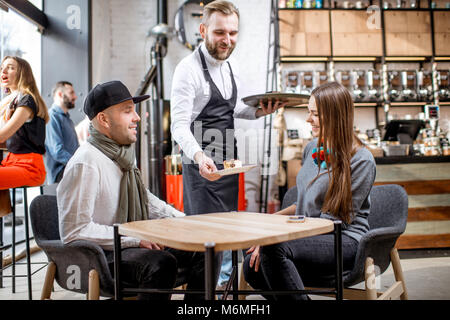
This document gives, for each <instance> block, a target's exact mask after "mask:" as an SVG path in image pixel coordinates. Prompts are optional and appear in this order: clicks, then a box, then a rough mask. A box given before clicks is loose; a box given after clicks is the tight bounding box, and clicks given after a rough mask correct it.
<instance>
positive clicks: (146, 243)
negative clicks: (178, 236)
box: [139, 240, 164, 250]
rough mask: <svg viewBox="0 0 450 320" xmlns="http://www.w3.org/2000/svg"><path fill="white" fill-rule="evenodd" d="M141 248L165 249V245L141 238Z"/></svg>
mask: <svg viewBox="0 0 450 320" xmlns="http://www.w3.org/2000/svg"><path fill="white" fill-rule="evenodd" d="M139 248H147V249H150V250H164V246H163V245H161V244H157V243H154V242H150V241H146V240H141V242H139Z"/></svg>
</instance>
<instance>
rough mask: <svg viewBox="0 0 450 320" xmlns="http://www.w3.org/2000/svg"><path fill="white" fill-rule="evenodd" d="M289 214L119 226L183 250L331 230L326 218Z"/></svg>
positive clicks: (189, 218) (131, 233)
mask: <svg viewBox="0 0 450 320" xmlns="http://www.w3.org/2000/svg"><path fill="white" fill-rule="evenodd" d="M288 218H289V217H288V216H282V215H273V214H260V213H251V212H223V213H210V214H199V215H193V216H185V217H177V218H166V219H156V220H145V221H135V222H129V223H125V224H121V225H120V226H119V233H120V234H121V235H123V236H130V237H135V238H138V239H143V240H148V241H152V242H156V243H159V244H162V245H164V246H167V247H172V248H175V249H179V250H186V251H205V244H206V243H214V245H215V250H216V251H222V250H239V249H245V248H249V247H251V246H253V245H269V244H274V243H279V242H284V241H289V240H294V239H299V238H305V237H311V236H314V235H319V234H324V233H329V232H332V231H333V230H334V223H333V221H331V220H328V219H320V218H306V219H305V222H302V223H301V222H295V223H290V222H288Z"/></svg>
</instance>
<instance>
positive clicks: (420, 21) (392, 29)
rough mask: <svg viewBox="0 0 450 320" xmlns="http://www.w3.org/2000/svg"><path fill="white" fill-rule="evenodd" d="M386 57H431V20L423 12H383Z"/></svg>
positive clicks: (426, 13)
mask: <svg viewBox="0 0 450 320" xmlns="http://www.w3.org/2000/svg"><path fill="white" fill-rule="evenodd" d="M384 14H385V16H384V18H385V29H386V54H387V55H388V56H431V55H432V47H431V19H430V14H429V12H425V11H412V12H408V11H400V12H395V11H385V12H384Z"/></svg>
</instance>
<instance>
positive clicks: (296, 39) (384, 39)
mask: <svg viewBox="0 0 450 320" xmlns="http://www.w3.org/2000/svg"><path fill="white" fill-rule="evenodd" d="M309 2H310V1H308V2H307V3H308V6H310V5H309ZM281 3H284V1H280V2H279V4H281ZM301 3H303V2H302V1H300V2H297V1H294V2H292V1H290V2H289V1H288V2H286V3H284V4H285V5H286V4H288V6H289V7H290V8H277V15H276V16H277V19H278V25H279V27H278V31H279V40H278V41H279V42H278V48H279V54H278V55H277V57H278V58H276V59H277V60H278V61H277V63H278V73H279V75H280V79H281V81H280V82H279V85H278V87H279V88H278V90H279V91H281V92H297V93H300V92H301V93H307V92H311V91H312V89H314V87H316V86H318V85H321V84H323V83H325V82H328V81H337V82H340V83H341V84H343V85H344V86H345V87H347V89H349V91H350V92H351V94H352V96H353V98H354V101H355V107H373V108H374V109H375V118H376V123H377V124H378V123H383V122H384V123H386V121H387V119H388V113H389V110H390V107H392V108H395V107H424V106H425V105H427V104H431V105H440V106H447V105H448V104H447V103H446V102H443V103H440V101H441V100H444V101H448V100H449V99H450V67H449V66H448V65H447V64H446V63H447V62H450V41H448V40H450V10H449V9H444V7H445V6H446V5H447V4H446V3H445V2H443V1H433V2H432V1H431V0H422V1H406V2H405V1H389V0H378V1H376V0H374V1H353V2H352V1H345V2H344V1H339V0H338V1H331V0H328V1H321V2H320V7H321V8H305V7H304V6H303V7H302V8H292V7H293V6H295V5H298V6H302V4H301ZM372 5H376V6H378V12H380V13H381V19H378V22H377V23H378V25H376V26H375V25H374V26H370V25H369V23H368V22H369V19H368V13H369V12H368V11H367V10H365V9H366V8H367V7H369V6H372ZM343 6H346V7H347V8H343ZM396 6H397V8H396ZM400 6H403V7H402V8H400ZM404 6H411V8H405V7H404ZM433 6H436V8H433ZM372 22H375V21H372ZM369 63H370V64H369ZM367 101H370V102H371V103H367ZM372 101H373V102H374V103H372ZM375 101H376V102H375ZM386 105H388V106H389V107H384V106H386ZM302 107H304V106H298V107H297V108H302ZM383 107H384V113H385V115H384V116H385V119H384V120H385V121H379V120H380V119H378V116H379V115H378V111H377V110H378V108H383Z"/></svg>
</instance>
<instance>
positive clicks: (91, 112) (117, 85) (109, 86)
mask: <svg viewBox="0 0 450 320" xmlns="http://www.w3.org/2000/svg"><path fill="white" fill-rule="evenodd" d="M148 98H150V96H149V95H143V96H138V97H132V96H131V93H130V91H129V90H128V89H127V87H126V86H125V85H124V84H123V83H122V82H120V81H117V80H115V81H109V82H105V83H101V84H98V85H96V86H95V87H94V88H93V89H92V90H91V91H89V93H88V95H87V97H86V100H85V101H84V109H83V110H84V113H86V115H87V116H88V117H89V120H92V119H94V117H95V116H96V115H97V114H98V113H99V112H102V111H103V110H105V109H107V108H109V107H111V106H113V105H116V104H119V103H122V102H124V101H127V100H133V102H134V103H139V102H142V101H144V100H147V99H148Z"/></svg>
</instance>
